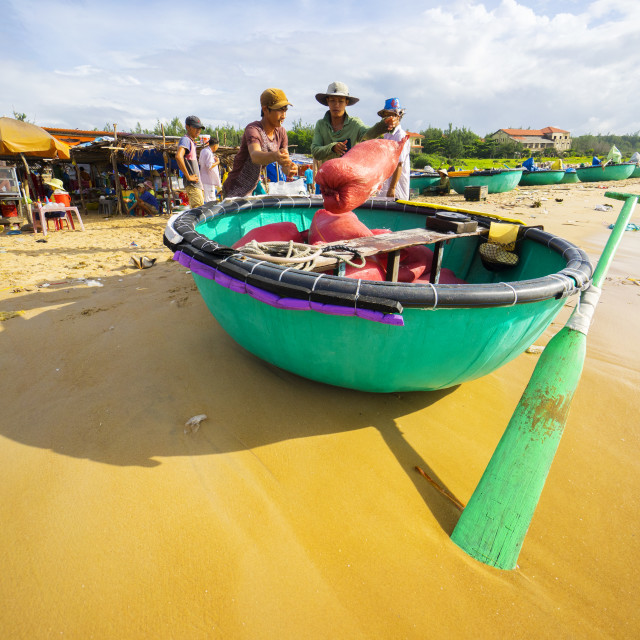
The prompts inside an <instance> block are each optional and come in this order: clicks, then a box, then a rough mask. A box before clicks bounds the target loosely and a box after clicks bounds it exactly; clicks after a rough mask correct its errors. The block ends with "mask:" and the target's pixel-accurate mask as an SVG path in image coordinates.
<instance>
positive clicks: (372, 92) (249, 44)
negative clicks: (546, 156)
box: [0, 0, 640, 135]
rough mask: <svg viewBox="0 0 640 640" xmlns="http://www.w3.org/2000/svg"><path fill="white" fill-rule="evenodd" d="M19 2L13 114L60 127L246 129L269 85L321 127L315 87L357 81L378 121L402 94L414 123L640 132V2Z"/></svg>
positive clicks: (2, 53) (8, 103)
mask: <svg viewBox="0 0 640 640" xmlns="http://www.w3.org/2000/svg"><path fill="white" fill-rule="evenodd" d="M8 5H9V10H8V12H7V22H8V25H9V26H10V27H11V29H10V31H11V37H10V38H8V39H3V40H2V41H1V42H0V60H2V63H1V64H2V76H3V82H4V83H5V85H6V86H8V87H11V91H9V92H2V94H1V95H0V113H2V114H4V115H11V111H12V109H13V108H16V110H18V111H24V112H26V113H27V115H28V116H29V117H30V118H37V121H38V122H39V123H41V124H45V125H56V126H65V127H78V128H93V127H96V126H97V127H102V126H103V124H104V123H105V122H111V121H117V122H118V128H119V129H126V128H133V127H135V125H136V123H137V122H140V123H141V124H142V126H143V127H153V125H154V124H155V123H156V121H157V120H164V121H168V120H170V119H171V118H173V117H174V116H176V115H178V116H179V117H180V118H182V117H184V116H186V115H188V114H191V113H195V114H197V115H199V117H200V118H201V119H203V120H204V121H205V123H212V124H213V123H215V122H217V123H222V122H230V123H233V124H236V125H237V126H244V125H245V124H246V123H247V122H249V121H251V120H254V119H257V118H258V117H259V104H258V98H259V95H260V92H261V91H262V90H263V89H265V88H266V87H268V86H279V87H282V88H283V89H284V90H285V91H286V92H287V94H288V96H289V99H290V100H291V102H293V104H294V108H293V109H291V111H290V115H289V121H291V120H297V119H298V118H300V119H302V121H303V122H315V120H317V119H318V118H320V117H321V116H322V115H323V113H324V109H323V107H322V106H321V105H320V104H318V103H317V102H316V101H315V99H314V95H315V94H316V93H318V92H320V91H324V90H325V88H326V86H327V85H328V84H329V83H330V82H331V81H333V80H343V81H344V82H347V83H348V84H349V86H350V88H351V90H352V92H353V93H354V94H356V95H357V96H358V97H360V98H361V101H360V103H359V104H358V105H356V106H355V107H353V108H352V109H351V112H352V113H353V114H354V115H358V116H359V117H361V118H362V119H363V120H364V121H365V122H367V123H372V122H373V121H374V119H375V118H376V115H375V114H376V111H378V110H379V109H380V108H381V107H382V104H383V102H384V99H385V98H387V97H390V96H392V95H395V96H398V97H399V98H400V100H401V102H402V103H403V104H404V106H405V107H406V108H407V115H406V116H405V123H406V125H407V127H408V128H409V129H412V130H416V129H420V128H424V127H426V126H427V125H429V124H431V125H433V126H438V127H441V128H446V127H447V126H448V123H449V122H452V123H453V124H454V126H466V127H468V128H470V129H471V130H473V131H475V132H476V133H478V134H479V135H484V134H486V133H489V132H491V131H495V130H496V129H498V128H500V127H506V126H525V127H527V126H531V127H543V126H547V125H552V126H558V127H561V128H564V129H569V130H570V131H572V133H574V134H581V133H589V132H590V133H598V132H602V133H606V132H609V131H611V132H617V133H631V132H634V131H637V130H639V129H640V122H639V118H638V116H637V115H636V114H637V110H636V108H635V107H634V99H633V97H634V96H637V95H638V94H639V93H640V92H639V89H640V80H638V73H637V71H636V70H637V68H639V66H640V53H639V52H637V44H636V42H635V40H636V37H635V36H636V32H637V25H638V24H640V3H639V2H637V1H636V0H606V1H605V0H594V1H585V2H577V1H576V0H556V1H554V2H549V1H545V0H537V1H534V0H502V1H499V0H484V1H480V0H458V1H455V0H454V1H453V2H449V3H441V2H436V1H434V0H427V1H424V0H423V1H418V0H408V1H406V2H400V3H397V4H396V5H393V7H390V5H388V3H387V2H382V0H372V2H368V3H364V2H362V3H360V2H354V1H352V0H343V1H341V2H336V1H335V0H327V2H325V3H311V2H310V1H309V2H305V3H300V2H296V3H293V2H283V3H281V4H280V5H279V11H278V13H277V16H274V19H273V20H272V21H265V20H256V19H254V18H255V17H256V16H259V15H260V16H262V15H264V5H263V4H258V3H257V2H255V0H249V1H248V2H243V3H242V4H229V3H226V4H224V5H222V4H214V3H208V2H207V3H205V2H202V1H201V0H196V1H195V2H192V3H191V4H190V5H189V7H185V8H184V10H183V9H182V8H179V9H178V10H177V9H176V6H175V4H173V3H168V2H166V1H162V2H149V1H147V0H142V1H139V2H138V3H136V4H135V5H134V4H133V3H131V4H127V3H124V2H122V0H116V1H115V2H113V3H107V4H105V3H99V2H95V1H93V0H87V1H85V2H62V1H61V0H53V1H51V2H48V3H46V4H45V3H40V2H34V0H20V1H18V0H11V1H10V2H9V3H8ZM187 9H188V10H189V12H188V13H186V10H187ZM254 25H260V26H259V27H255V26H254ZM45 36H46V37H45ZM18 42H23V43H25V42H27V43H29V47H26V48H23V49H22V50H21V49H20V48H17V47H16V43H18Z"/></svg>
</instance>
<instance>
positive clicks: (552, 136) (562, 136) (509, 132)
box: [490, 127, 571, 151]
mask: <svg viewBox="0 0 640 640" xmlns="http://www.w3.org/2000/svg"><path fill="white" fill-rule="evenodd" d="M490 137H491V138H493V139H494V140H498V142H509V141H513V142H519V143H521V144H522V145H523V146H524V147H526V148H527V149H531V150H532V151H541V150H544V149H550V148H554V149H556V150H557V151H568V150H569V149H570V148H571V133H569V131H565V130H564V129H558V128H556V127H545V128H544V129H498V131H496V132H495V133H493V134H491V136H490Z"/></svg>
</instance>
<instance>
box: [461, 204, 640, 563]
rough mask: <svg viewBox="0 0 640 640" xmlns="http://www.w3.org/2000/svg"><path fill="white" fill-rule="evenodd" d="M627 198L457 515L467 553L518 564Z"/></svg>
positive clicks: (627, 209)
mask: <svg viewBox="0 0 640 640" xmlns="http://www.w3.org/2000/svg"><path fill="white" fill-rule="evenodd" d="M605 195H606V196H608V197H610V198H615V199H617V200H624V201H625V203H624V205H623V207H622V210H621V212H620V215H619V216H618V219H617V221H616V223H615V226H614V229H613V231H612V232H611V235H610V236H609V239H608V241H607V244H606V246H605V248H604V251H603V252H602V256H601V257H600V260H599V261H598V266H597V267H596V270H595V272H594V275H593V281H592V285H591V286H590V287H589V289H588V290H587V291H584V292H582V294H581V296H580V303H579V304H578V305H576V308H575V309H574V312H573V313H572V315H571V318H569V321H568V322H567V324H566V325H565V326H564V327H563V328H562V329H561V330H560V331H559V332H558V333H557V334H556V335H555V336H554V337H553V338H552V339H551V340H550V341H549V344H548V345H547V347H546V348H545V350H544V351H543V352H542V355H541V356H540V359H539V360H538V363H537V365H536V368H535V370H534V372H533V374H532V376H531V379H530V381H529V384H528V385H527V388H526V389H525V391H524V393H523V395H522V398H521V399H520V402H519V403H518V406H517V407H516V410H515V411H514V413H513V415H512V417H511V420H510V421H509V424H508V425H507V428H506V430H505V432H504V435H503V436H502V439H501V440H500V442H499V443H498V446H497V448H496V450H495V452H494V454H493V456H492V457H491V460H490V461H489V464H488V465H487V468H486V470H485V472H484V474H483V476H482V478H481V479H480V482H479V483H478V486H477V487H476V489H475V491H474V492H473V494H472V496H471V499H470V500H469V503H468V504H467V506H466V507H465V509H464V511H463V512H462V514H461V516H460V520H459V521H458V523H457V525H456V527H455V529H454V531H453V534H452V535H451V539H452V540H453V542H455V543H456V544H457V545H458V546H459V547H461V548H462V549H463V550H464V551H465V552H466V553H468V554H469V555H471V556H472V557H474V558H476V559H477V560H480V561H481V562H484V563H485V564H488V565H492V566H494V567H498V568H499V569H515V567H516V563H517V560H518V555H519V553H520V549H521V548H522V544H523V542H524V538H525V535H526V533H527V530H528V528H529V524H530V522H531V518H532V517H533V513H534V511H535V508H536V506H537V504H538V500H539V498H540V494H541V492H542V488H543V487H544V483H545V480H546V478H547V474H548V472H549V468H550V467H551V463H552V462H553V458H554V456H555V453H556V450H557V448H558V444H559V442H560V438H561V437H562V432H563V429H564V425H565V423H566V420H567V415H568V413H569V408H570V406H571V400H572V398H573V394H574V392H575V390H576V387H577V386H578V382H579V380H580V375H581V373H582V367H583V364H584V358H585V353H586V344H587V335H586V334H587V330H588V328H589V325H590V323H591V319H592V317H593V312H594V311H595V308H596V305H597V302H598V299H599V297H600V286H601V285H602V282H603V281H604V278H605V276H606V273H607V271H608V269H609V265H610V264H611V261H612V259H613V256H614V254H615V252H616V250H617V248H618V245H619V244H620V240H621V238H622V235H623V233H624V231H625V229H626V226H627V223H628V222H629V219H630V217H631V214H632V213H633V209H634V207H635V205H636V203H637V201H638V195H637V194H626V193H615V192H607V193H606V194H605Z"/></svg>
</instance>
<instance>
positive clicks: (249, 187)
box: [222, 120, 289, 198]
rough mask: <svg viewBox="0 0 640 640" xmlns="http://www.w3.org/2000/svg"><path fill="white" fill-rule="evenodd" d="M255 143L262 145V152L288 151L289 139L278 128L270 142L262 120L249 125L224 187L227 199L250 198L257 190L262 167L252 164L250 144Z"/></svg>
mask: <svg viewBox="0 0 640 640" xmlns="http://www.w3.org/2000/svg"><path fill="white" fill-rule="evenodd" d="M253 142H257V143H258V144H259V145H260V150H261V151H270V152H273V151H278V149H286V148H287V146H288V145H289V138H288V137H287V131H286V129H285V128H284V127H277V128H276V130H275V131H274V134H273V139H272V140H269V138H268V137H267V134H266V133H265V130H264V129H263V128H262V123H261V122H260V120H256V121H255V122H251V123H250V124H248V125H247V126H246V128H245V130H244V133H243V134H242V140H241V142H240V150H239V151H238V153H237V154H236V157H235V159H234V161H233V168H232V169H231V171H230V172H229V175H228V176H227V179H226V180H225V181H224V184H223V185H222V190H223V191H224V195H225V198H232V197H238V196H240V197H244V196H250V195H251V194H252V193H253V190H254V189H255V188H256V186H257V184H258V180H259V179H260V169H261V168H262V166H261V165H259V164H253V162H251V156H250V155H249V144H251V143H253Z"/></svg>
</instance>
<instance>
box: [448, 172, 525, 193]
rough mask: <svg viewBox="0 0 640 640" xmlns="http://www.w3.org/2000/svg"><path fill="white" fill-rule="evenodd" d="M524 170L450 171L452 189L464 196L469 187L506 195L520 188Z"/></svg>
mask: <svg viewBox="0 0 640 640" xmlns="http://www.w3.org/2000/svg"><path fill="white" fill-rule="evenodd" d="M522 173H523V169H488V170H486V171H471V172H469V171H450V172H449V182H450V184H451V188H452V189H453V190H454V191H455V192H456V193H459V194H460V195H464V190H465V189H466V188H467V187H483V186H486V187H487V189H488V191H489V193H504V192H505V191H511V190H512V189H515V188H516V187H517V186H518V183H519V182H520V179H521V178H522Z"/></svg>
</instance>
